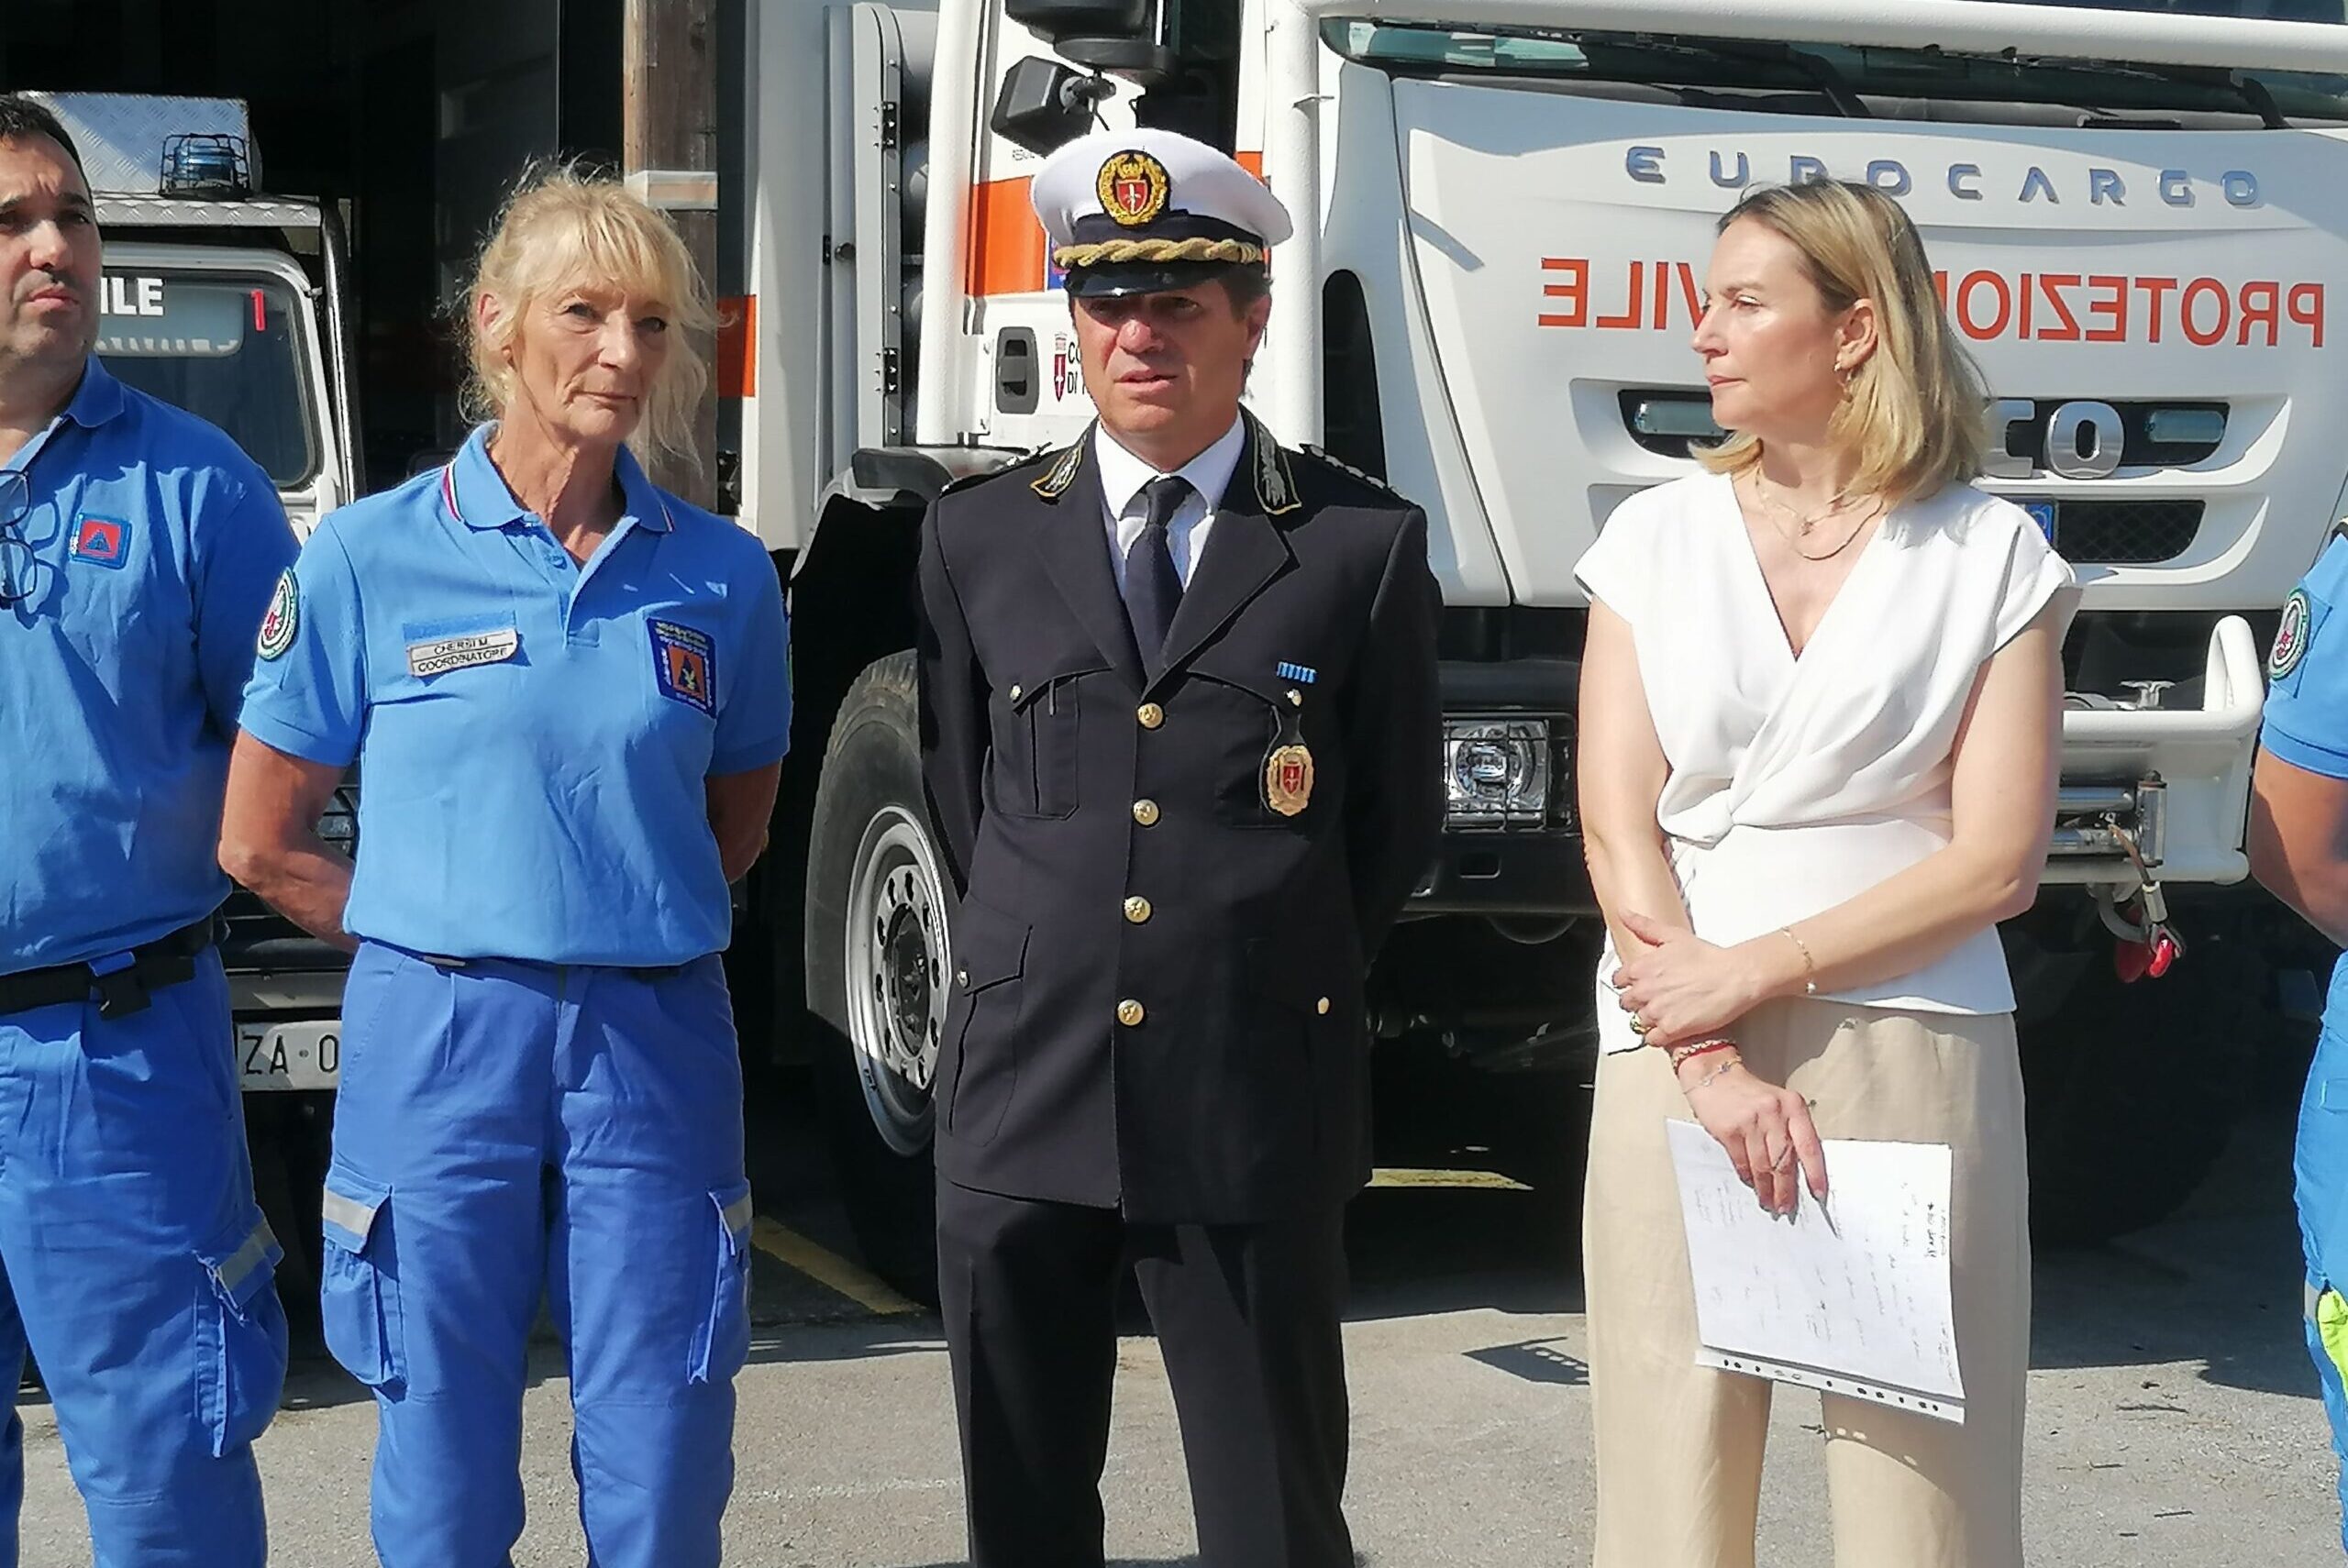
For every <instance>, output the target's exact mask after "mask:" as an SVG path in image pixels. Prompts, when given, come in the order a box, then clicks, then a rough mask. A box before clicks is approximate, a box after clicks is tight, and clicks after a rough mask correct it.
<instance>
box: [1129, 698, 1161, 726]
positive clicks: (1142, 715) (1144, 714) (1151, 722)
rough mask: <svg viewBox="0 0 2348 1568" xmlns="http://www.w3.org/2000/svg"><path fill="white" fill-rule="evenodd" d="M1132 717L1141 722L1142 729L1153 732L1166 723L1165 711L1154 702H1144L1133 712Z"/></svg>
mask: <svg viewBox="0 0 2348 1568" xmlns="http://www.w3.org/2000/svg"><path fill="white" fill-rule="evenodd" d="M1134 717H1135V718H1136V719H1139V720H1140V721H1141V727H1142V728H1143V729H1146V730H1154V729H1156V728H1157V726H1158V725H1160V724H1162V723H1165V722H1166V710H1165V709H1163V708H1161V707H1159V706H1158V705H1157V703H1155V702H1144V703H1143V704H1142V705H1141V706H1140V707H1138V708H1136V709H1135V710H1134Z"/></svg>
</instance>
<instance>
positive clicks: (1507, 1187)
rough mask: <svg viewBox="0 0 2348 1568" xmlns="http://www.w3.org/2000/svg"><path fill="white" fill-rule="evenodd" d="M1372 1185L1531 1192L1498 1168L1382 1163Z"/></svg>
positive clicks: (1374, 1173)
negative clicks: (1412, 1166)
mask: <svg viewBox="0 0 2348 1568" xmlns="http://www.w3.org/2000/svg"><path fill="white" fill-rule="evenodd" d="M1369 1185H1370V1186H1372V1187H1483V1188H1486V1189H1488V1190H1490V1191H1493V1192H1531V1191H1532V1190H1533V1189H1532V1188H1531V1187H1527V1186H1525V1185H1524V1184H1523V1182H1521V1181H1518V1180H1516V1179H1515V1178H1514V1177H1513V1176H1502V1175H1501V1173H1500V1172H1498V1171H1423V1170H1412V1169H1408V1168H1402V1167H1396V1166H1386V1165H1381V1166H1379V1168H1378V1169H1377V1170H1374V1171H1372V1172H1370V1173H1369Z"/></svg>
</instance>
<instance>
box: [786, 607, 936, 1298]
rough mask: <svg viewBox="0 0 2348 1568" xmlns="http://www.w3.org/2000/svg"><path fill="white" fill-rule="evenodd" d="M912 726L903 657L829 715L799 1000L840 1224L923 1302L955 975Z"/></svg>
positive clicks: (932, 1240) (930, 1281) (910, 681)
mask: <svg viewBox="0 0 2348 1568" xmlns="http://www.w3.org/2000/svg"><path fill="white" fill-rule="evenodd" d="M916 723H917V721H916V718H915V713H914V658H913V655H912V654H910V653H902V654H895V655H892V656H891V657H888V658H885V659H882V660H881V661H880V662H879V663H877V664H875V665H872V666H871V667H869V668H867V669H866V670H865V671H864V673H863V674H861V675H859V676H858V677H857V679H856V681H855V683H854V684H853V685H851V686H850V687H849V688H848V691H847V697H846V698H844V699H843V700H842V701H841V704H840V711H839V716H838V718H837V719H836V721H835V722H834V723H833V728H832V738H831V745H830V746H829V748H828V749H827V751H826V753H825V758H824V771H823V780H822V783H821V785H820V786H819V788H818V790H817V792H816V797H815V816H814V826H813V831H812V834H811V842H810V845H809V848H808V864H807V1000H808V1008H809V1012H810V1014H811V1020H810V1021H811V1023H812V1025H813V1029H814V1041H813V1050H814V1071H815V1078H816V1083H817V1086H818V1094H819V1097H820V1100H821V1110H822V1115H823V1121H824V1129H825V1138H826V1140H827V1141H828V1143H829V1144H830V1149H831V1154H832V1163H833V1166H834V1168H835V1170H836V1173H837V1176H838V1179H839V1187H840V1197H841V1200H842V1203H843V1204H844V1206H845V1207H846V1209H847V1218H848V1223H849V1225H850V1226H851V1227H852V1228H853V1229H854V1231H855V1232H856V1238H857V1242H858V1244H859V1245H860V1246H861V1247H862V1248H863V1251H864V1256H865V1261H866V1262H867V1263H868V1264H869V1265H870V1266H871V1268H872V1270H873V1272H875V1273H876V1274H878V1275H881V1277H882V1278H883V1279H886V1280H887V1281H888V1282H889V1283H890V1284H891V1285H892V1286H896V1287H897V1288H898V1289H899V1290H902V1291H903V1292H904V1293H906V1294H907V1295H909V1296H912V1297H915V1298H916V1299H918V1300H923V1301H932V1302H934V1301H935V1300H936V1298H937V1240H936V1215H937V1209H936V1189H935V1186H934V1182H935V1179H936V1178H935V1176H934V1174H933V1172H934V1166H933V1163H932V1154H931V1148H930V1136H931V1106H930V1088H931V1084H932V1082H933V1080H934V1079H935V1077H936V1071H937V1047H938V1041H939V1037H940V1034H941V1032H942V1030H943V1028H944V1022H945V1016H946V1003H947V991H946V988H945V985H944V983H943V981H944V977H945V976H947V975H948V974H950V973H952V972H953V961H952V955H951V953H950V951H949V950H948V947H947V940H948V939H947V926H946V914H947V894H946V890H945V888H946V883H945V877H944V875H943V865H944V863H943V861H942V859H941V858H940V856H939V855H938V853H937V849H936V843H935V841H934V840H933V839H932V837H931V834H930V829H929V819H928V812H927V809H926V808H925V805H924V804H923V801H922V790H921V759H920V749H919V743H918V741H917V739H916V734H917V731H916V727H915V726H916Z"/></svg>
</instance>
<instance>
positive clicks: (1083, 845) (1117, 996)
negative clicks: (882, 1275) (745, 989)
mask: <svg viewBox="0 0 2348 1568" xmlns="http://www.w3.org/2000/svg"><path fill="white" fill-rule="evenodd" d="M1247 423H1248V434H1247V439H1246V446H1245V447H1244V448H1243V450H1242V452H1241V454H1240V458H1239V463H1238V466H1237V468H1236V469H1234V471H1233V474H1232V479H1231V482H1230V484H1229V486H1228V487H1227V488H1226V490H1225V491H1224V495H1223V497H1222V501H1221V502H1220V504H1219V505H1218V506H1217V508H1216V511H1215V513H1214V527H1213V532H1212V534H1211V536H1209V538H1208V541H1207V544H1206V546H1205V547H1204V549H1203V551H1202V554H1201V557H1200V558H1199V561H1198V563H1197V565H1196V567H1195V569H1193V571H1192V574H1191V582H1190V585H1189V587H1188V589H1187V591H1185V593H1184V595H1183V598H1182V602H1181V607H1180V611H1179V613H1177V615H1176V617H1175V620H1174V623H1173V628H1172V631H1171V633H1170V635H1168V639H1167V646H1166V648H1165V650H1164V652H1163V655H1162V660H1161V661H1152V662H1151V663H1150V664H1149V665H1145V663H1144V661H1143V660H1142V659H1141V657H1139V656H1138V655H1137V654H1136V652H1135V646H1134V640H1133V635H1132V632H1131V630H1130V627H1129V624H1128V622H1127V621H1126V618H1125V611H1124V602H1123V600H1122V599H1121V598H1120V596H1119V594H1118V592H1117V587H1116V581H1115V579H1114V577H1113V575H1112V571H1111V564H1110V558H1109V545H1108V539H1107V534H1106V529H1105V525H1104V522H1103V515H1102V494H1101V481H1100V476H1099V473H1098V471H1097V466H1096V465H1095V463H1094V462H1093V461H1092V459H1091V437H1090V436H1087V437H1086V438H1085V439H1083V440H1081V441H1079V442H1078V443H1077V444H1076V445H1075V446H1074V447H1069V448H1067V449H1066V450H1064V451H1061V452H1058V453H1054V454H1048V455H1047V456H1045V457H1042V458H1036V459H1035V460H1033V461H1031V462H1029V463H1027V464H1024V465H1023V466H1021V467H1018V468H1015V469H1011V470H1009V471H1008V472H1005V473H1002V474H999V475H995V476H992V477H990V478H988V479H986V480H980V481H978V482H976V483H971V484H968V485H964V486H958V487H956V488H954V489H952V490H950V491H947V493H946V494H944V495H942V496H941V497H939V499H938V500H937V502H936V504H935V505H933V506H932V507H931V508H930V511H929V515H928V517H927V519H926V520H925V523H924V525H923V529H922V561H921V591H922V605H923V611H924V615H923V622H924V624H923V628H922V634H921V642H920V662H921V723H922V734H921V741H922V759H923V772H924V780H925V787H926V789H927V792H928V796H929V803H930V808H931V811H932V813H933V815H934V818H935V821H936V825H937V829H938V832H939V835H940V837H941V839H942V841H943V847H944V851H945V854H946V856H947V871H948V874H949V875H950V876H951V878H952V879H953V881H954V884H955V888H956V891H957V892H958V894H959V895H960V900H961V901H960V907H959V910H958V918H957V919H956V921H955V923H954V960H955V966H956V974H955V975H954V977H953V980H952V984H953V994H952V1000H951V1003H950V1006H949V1008H948V1010H947V1015H946V1021H945V1038H944V1040H943V1041H942V1043H941V1054H940V1059H939V1065H938V1076H937V1080H936V1082H937V1107H938V1110H937V1123H936V1125H937V1161H938V1169H939V1171H940V1172H941V1174H942V1175H944V1176H945V1177H946V1178H947V1180H949V1181H952V1182H955V1183H957V1184H958V1185H960V1186H963V1187H975V1188H978V1189H980V1190H982V1191H989V1192H996V1193H1002V1194H1006V1195H1009V1196H1013V1197H1019V1198H1047V1199H1054V1200H1058V1201H1060V1202H1066V1203H1077V1204H1087V1205H1092V1206H1097V1207H1102V1208H1111V1207H1114V1208H1120V1209H1123V1210H1124V1213H1125V1215H1126V1216H1127V1217H1128V1218H1130V1219H1133V1220H1145V1221H1189V1222H1205V1223H1235V1222H1250V1221H1257V1220H1267V1219H1269V1218H1272V1217H1274V1216H1276V1215H1280V1214H1284V1213H1290V1212H1294V1211H1296V1210H1299V1209H1308V1208H1312V1207H1316V1206H1321V1207H1325V1206H1328V1205H1331V1204H1335V1203H1337V1202H1341V1201H1343V1199H1344V1198H1346V1197H1348V1196H1350V1195H1351V1194H1352V1193H1353V1192H1354V1191H1355V1190H1356V1189H1357V1187H1360V1185H1361V1184H1362V1183H1363V1182H1364V1181H1366V1180H1367V1179H1368V1160H1369V1151H1368V1036H1367V1032H1366V1029H1365V1026H1364V1018H1363V1002H1362V977H1363V972H1364V970H1365V969H1366V967H1367V966H1368V961H1369V958H1370V956H1371V955H1373V954H1374V953H1375V952H1376V951H1377V948H1378V945H1379V940H1380V938H1382V937H1383V936H1384V934H1385V933H1386V931H1387V929H1388V927H1390V925H1391V924H1392V923H1393V922H1394V920H1395V918H1396V917H1397V916H1398V915H1399V914H1400V913H1401V909H1402V906H1403V903H1404V901H1405V900H1407V899H1408V898H1409V896H1410V892H1411V889H1412V886H1413V885H1414V883H1415V882H1416V881H1417V879H1418V878H1420V877H1421V876H1423V874H1424V872H1425V871H1426V869H1427V867H1428V866H1429V864H1430V863H1431V861H1432V859H1433V856H1434V848H1435V839H1436V835H1437V834H1438V833H1439V832H1440V831H1441V826H1442V806H1443V802H1442V782H1441V780H1442V775H1441V720H1440V716H1439V709H1438V704H1437V697H1436V690H1435V622H1436V617H1437V613H1438V611H1439V609H1440V597H1439V594H1438V592H1437V590H1436V588H1435V584H1434V578H1433V576H1432V575H1431V574H1430V573H1429V571H1428V569H1427V560H1426V552H1427V537H1426V536H1427V524H1426V516H1425V514H1424V513H1422V512H1421V511H1420V510H1419V509H1418V508H1417V507H1415V506H1412V505H1411V504H1410V503H1409V502H1405V501H1403V500H1401V498H1400V497H1398V496H1396V495H1394V494H1393V493H1392V492H1390V491H1386V490H1384V489H1382V488H1380V487H1379V486H1378V485H1376V484H1374V483H1371V482H1369V481H1368V480H1364V479H1362V478H1360V477H1357V476H1356V475H1354V474H1353V473H1351V472H1350V471H1349V470H1346V469H1342V468H1339V467H1338V466H1336V465H1335V464H1332V463H1329V462H1327V461H1325V460H1323V459H1321V458H1317V457H1314V456H1312V455H1310V454H1304V453H1295V452H1290V451H1287V450H1284V449H1282V448H1281V447H1279V446H1278V445H1277V444H1276V443H1275V442H1274V441H1273V440H1272V438H1271V436H1269V434H1268V432H1266V431H1265V430H1264V428H1263V427H1262V426H1261V425H1258V424H1257V422H1256V421H1255V420H1254V418H1253V417H1252V416H1250V418H1249V419H1248V422H1247ZM1299 745H1301V747H1302V748H1303V749H1304V751H1305V752H1307V753H1309V755H1310V759H1311V776H1312V777H1311V783H1310V788H1309V791H1301V790H1300V788H1299V786H1300V784H1301V774H1302V768H1301V758H1300V757H1299V756H1298V755H1297V754H1296V752H1295V751H1294V750H1292V749H1289V748H1292V747H1295V746H1299ZM1276 762H1278V763H1281V764H1283V765H1284V777H1280V778H1267V772H1268V767H1270V766H1271V765H1273V764H1274V763H1276ZM1300 794H1301V809H1299V810H1293V811H1292V812H1283V811H1281V810H1279V809H1276V806H1279V805H1285V806H1289V807H1295V806H1297V805H1298V804H1299V799H1300Z"/></svg>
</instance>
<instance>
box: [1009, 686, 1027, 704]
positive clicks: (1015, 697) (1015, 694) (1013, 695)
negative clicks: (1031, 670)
mask: <svg viewBox="0 0 2348 1568" xmlns="http://www.w3.org/2000/svg"><path fill="white" fill-rule="evenodd" d="M1022 690H1025V688H1024V687H1018V686H1014V687H1013V688H1012V689H1011V700H1012V701H1014V702H1016V701H1019V693H1020V692H1021V691H1022Z"/></svg>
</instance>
